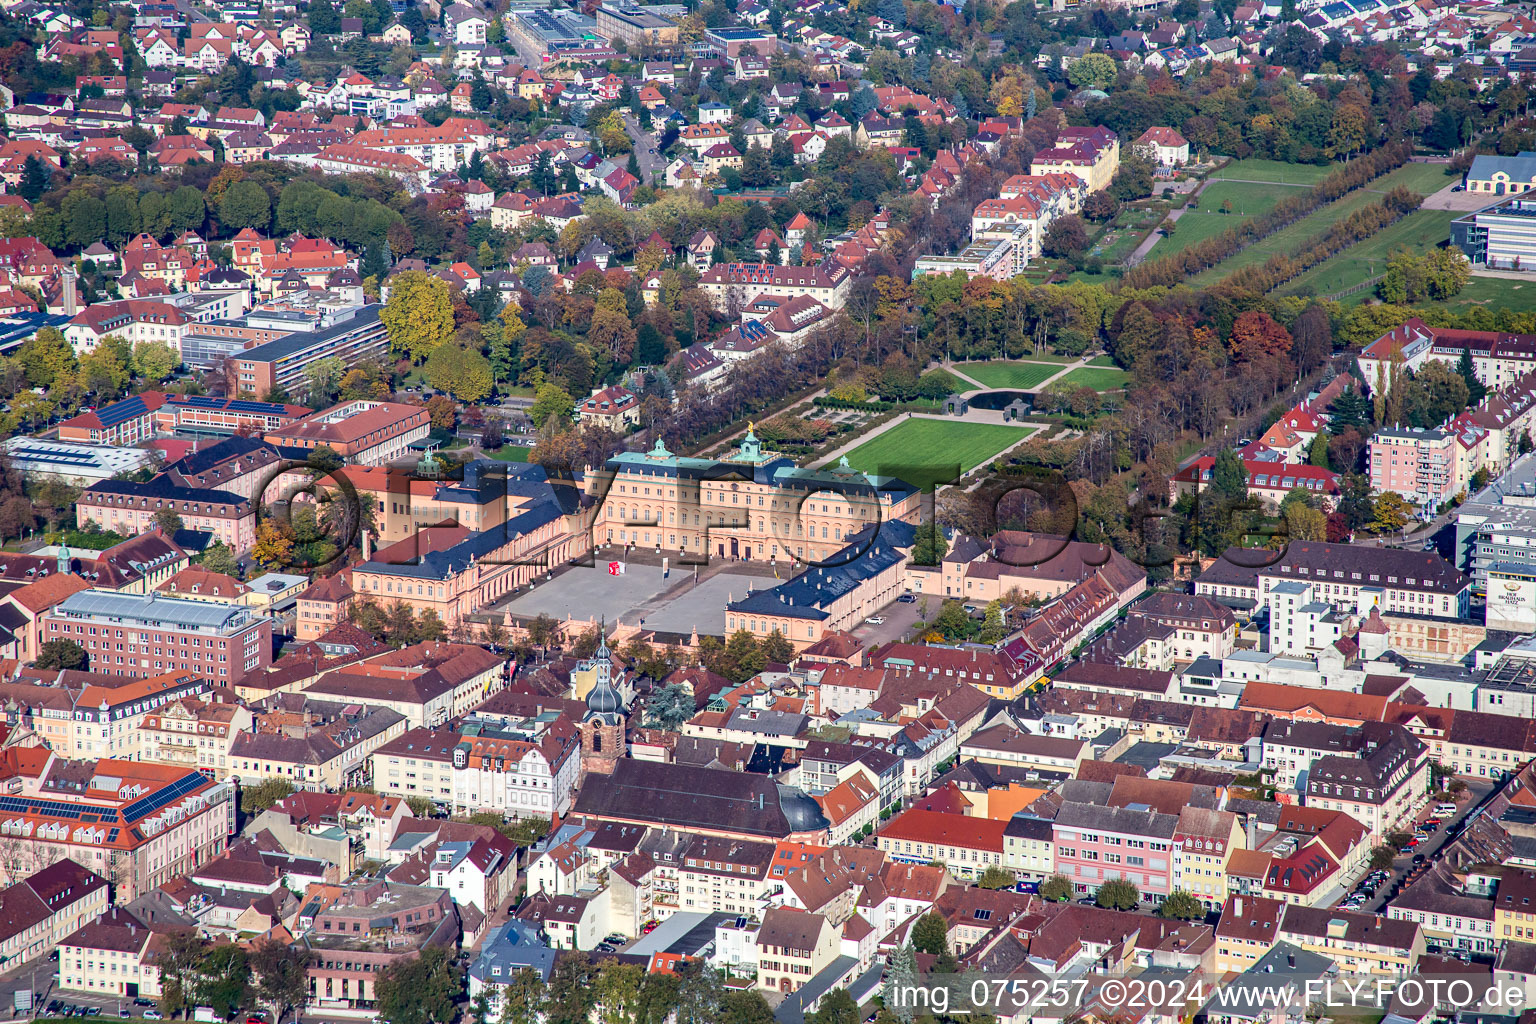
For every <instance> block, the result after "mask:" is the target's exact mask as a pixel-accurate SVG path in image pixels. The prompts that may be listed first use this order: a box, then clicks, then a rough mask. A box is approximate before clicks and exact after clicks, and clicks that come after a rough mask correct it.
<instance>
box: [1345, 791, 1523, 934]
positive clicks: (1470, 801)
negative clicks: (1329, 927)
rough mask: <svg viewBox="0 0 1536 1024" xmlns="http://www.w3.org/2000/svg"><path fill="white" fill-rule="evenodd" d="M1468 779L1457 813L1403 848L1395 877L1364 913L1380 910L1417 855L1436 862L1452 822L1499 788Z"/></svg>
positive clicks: (1394, 867) (1367, 903) (1456, 822)
mask: <svg viewBox="0 0 1536 1024" xmlns="http://www.w3.org/2000/svg"><path fill="white" fill-rule="evenodd" d="M1466 783H1467V793H1468V797H1467V799H1466V800H1462V801H1458V803H1459V804H1460V807H1459V809H1458V810H1457V811H1456V814H1455V816H1454V817H1450V818H1447V819H1445V820H1444V821H1443V822H1441V824H1440V827H1439V828H1437V829H1435V831H1434V833H1433V834H1431V835H1430V837H1429V839H1428V840H1426V841H1425V842H1422V843H1420V844H1419V845H1418V846H1415V847H1414V848H1413V849H1411V850H1406V851H1404V852H1403V853H1402V854H1400V855H1399V856H1398V857H1397V859H1396V860H1394V861H1393V862H1392V877H1390V878H1388V879H1387V880H1386V881H1385V882H1383V883H1382V884H1381V886H1380V887H1378V888H1377V890H1376V894H1375V895H1374V896H1372V897H1371V898H1370V899H1368V900H1366V901H1365V904H1364V905H1363V906H1362V907H1361V908H1360V912H1361V913H1369V914H1375V913H1380V911H1381V908H1382V906H1383V904H1385V903H1386V901H1387V899H1388V898H1389V897H1390V896H1391V895H1392V893H1393V890H1394V889H1395V887H1396V886H1398V885H1399V884H1401V882H1402V880H1403V877H1404V876H1405V875H1407V874H1408V872H1409V871H1410V870H1412V869H1413V865H1414V859H1415V858H1416V857H1420V856H1422V857H1423V860H1421V861H1419V863H1421V864H1433V863H1434V862H1435V860H1436V859H1437V858H1438V857H1439V856H1440V851H1441V849H1443V848H1444V846H1445V844H1446V843H1447V842H1448V841H1449V840H1448V839H1447V835H1448V834H1449V833H1450V831H1451V828H1452V826H1454V825H1459V824H1460V823H1461V822H1463V821H1464V820H1466V818H1467V816H1468V815H1470V814H1471V813H1472V812H1473V811H1475V810H1477V808H1479V807H1481V806H1482V805H1483V802H1484V801H1486V800H1487V799H1488V797H1489V795H1490V794H1492V793H1493V792H1494V791H1495V789H1496V788H1497V787H1496V786H1495V784H1494V783H1492V782H1489V781H1488V780H1486V779H1481V780H1480V779H1467V780H1466Z"/></svg>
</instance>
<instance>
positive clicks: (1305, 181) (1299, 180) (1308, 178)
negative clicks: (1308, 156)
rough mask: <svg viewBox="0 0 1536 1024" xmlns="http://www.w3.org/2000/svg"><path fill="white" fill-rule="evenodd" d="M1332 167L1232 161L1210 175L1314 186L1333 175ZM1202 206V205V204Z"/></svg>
mask: <svg viewBox="0 0 1536 1024" xmlns="http://www.w3.org/2000/svg"><path fill="white" fill-rule="evenodd" d="M1333 170H1334V165H1332V164H1327V165H1324V166H1322V167H1319V166H1317V165H1316V164H1286V163H1281V162H1280V161H1278V160H1260V159H1257V158H1255V159H1251V160H1233V161H1232V162H1231V163H1229V164H1227V166H1225V167H1223V168H1222V169H1221V170H1219V171H1215V172H1213V173H1212V174H1211V177H1212V178H1213V179H1220V178H1243V179H1247V180H1248V181H1278V182H1283V183H1285V184H1287V185H1316V184H1317V183H1318V182H1320V181H1322V180H1323V179H1324V178H1326V177H1328V175H1329V174H1331V173H1333ZM1202 205H1203V203H1202Z"/></svg>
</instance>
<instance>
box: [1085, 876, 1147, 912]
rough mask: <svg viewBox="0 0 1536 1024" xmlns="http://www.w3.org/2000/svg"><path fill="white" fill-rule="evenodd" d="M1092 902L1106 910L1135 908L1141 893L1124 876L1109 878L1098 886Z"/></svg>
mask: <svg viewBox="0 0 1536 1024" xmlns="http://www.w3.org/2000/svg"><path fill="white" fill-rule="evenodd" d="M1094 902H1095V903H1097V904H1098V905H1099V906H1101V907H1103V908H1105V909H1106V910H1135V909H1136V904H1138V903H1139V902H1141V893H1140V892H1139V891H1137V889H1136V886H1134V885H1132V884H1131V883H1130V882H1129V881H1127V880H1126V879H1124V878H1111V879H1109V880H1108V881H1106V882H1104V883H1103V884H1102V885H1100V886H1099V891H1098V892H1097V893H1095V894H1094Z"/></svg>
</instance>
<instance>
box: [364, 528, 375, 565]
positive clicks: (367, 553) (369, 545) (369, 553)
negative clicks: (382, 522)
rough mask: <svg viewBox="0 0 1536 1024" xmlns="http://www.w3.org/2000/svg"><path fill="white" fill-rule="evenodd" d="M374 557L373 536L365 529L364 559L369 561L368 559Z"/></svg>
mask: <svg viewBox="0 0 1536 1024" xmlns="http://www.w3.org/2000/svg"><path fill="white" fill-rule="evenodd" d="M372 558H373V537H372V536H371V535H369V533H368V531H367V530H366V529H365V530H363V561H365V562H367V561H369V560H371V559H372Z"/></svg>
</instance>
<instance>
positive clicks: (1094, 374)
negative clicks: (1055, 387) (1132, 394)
mask: <svg viewBox="0 0 1536 1024" xmlns="http://www.w3.org/2000/svg"><path fill="white" fill-rule="evenodd" d="M1130 376H1131V375H1130V374H1128V373H1126V372H1125V371H1124V370H1122V369H1120V368H1119V367H1107V366H1079V367H1078V368H1077V369H1075V370H1068V371H1067V373H1066V375H1065V376H1063V377H1062V378H1060V381H1059V383H1066V384H1076V385H1078V386H1080V387H1089V388H1093V390H1095V391H1117V390H1119V389H1120V388H1123V387H1125V382H1126V381H1127V380H1129V379H1130Z"/></svg>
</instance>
